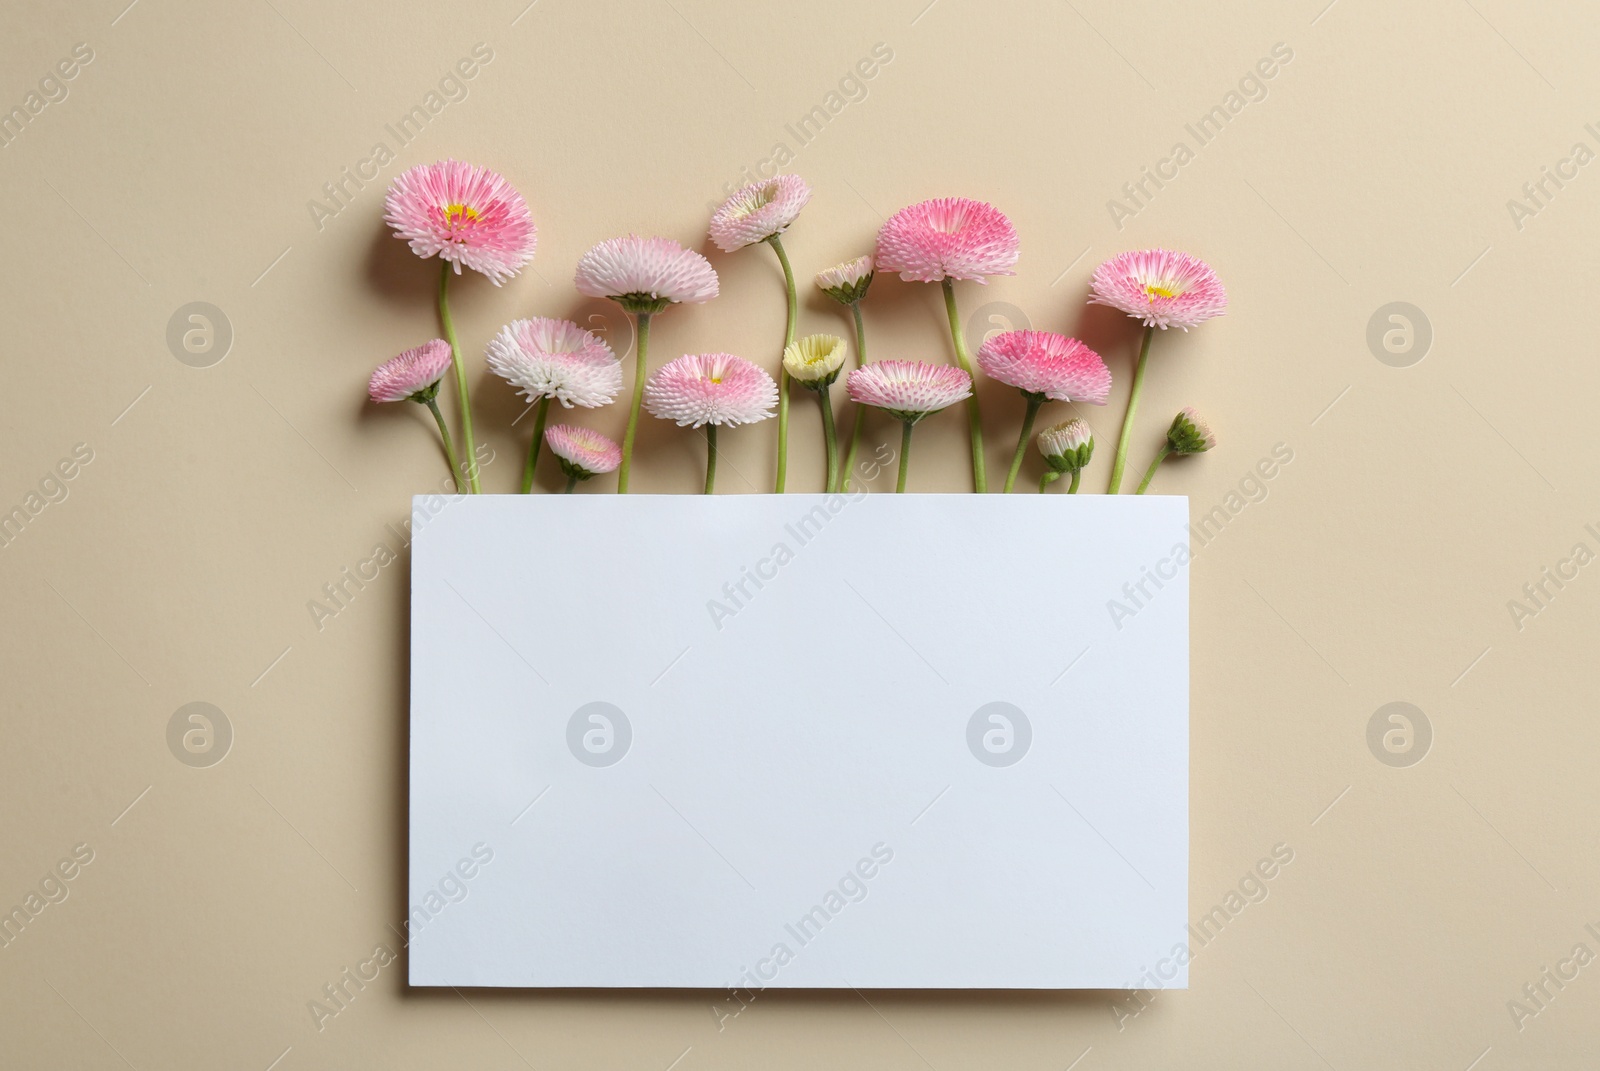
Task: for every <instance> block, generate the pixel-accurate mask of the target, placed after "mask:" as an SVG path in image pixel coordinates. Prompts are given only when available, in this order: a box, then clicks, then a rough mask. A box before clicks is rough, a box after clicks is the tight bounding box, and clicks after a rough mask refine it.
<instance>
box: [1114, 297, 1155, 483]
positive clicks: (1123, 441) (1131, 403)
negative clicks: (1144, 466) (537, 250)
mask: <svg viewBox="0 0 1600 1071" xmlns="http://www.w3.org/2000/svg"><path fill="white" fill-rule="evenodd" d="M1155 333H1156V329H1155V328H1154V327H1146V328H1145V329H1144V345H1142V346H1140V347H1139V363H1138V364H1136V365H1134V368H1133V389H1132V390H1131V391H1129V392H1128V413H1127V415H1126V416H1124V417H1123V418H1122V435H1121V436H1119V437H1118V439H1117V457H1116V460H1115V461H1113V462H1112V463H1111V484H1110V486H1109V487H1107V488H1106V494H1108V495H1114V494H1116V493H1117V489H1118V488H1120V487H1121V486H1122V469H1123V466H1125V465H1126V464H1127V463H1128V440H1129V439H1130V438H1132V436H1133V414H1134V411H1135V410H1137V409H1138V408H1139V395H1140V394H1141V393H1142V392H1143V391H1144V367H1145V361H1146V360H1147V359H1148V358H1149V357H1150V340H1151V339H1152V338H1154V337H1155Z"/></svg>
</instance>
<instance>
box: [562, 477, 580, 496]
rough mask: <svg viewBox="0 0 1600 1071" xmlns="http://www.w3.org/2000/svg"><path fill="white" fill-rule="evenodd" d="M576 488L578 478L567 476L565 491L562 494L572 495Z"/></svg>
mask: <svg viewBox="0 0 1600 1071" xmlns="http://www.w3.org/2000/svg"><path fill="white" fill-rule="evenodd" d="M576 486H578V478H577V477H576V476H568V477H567V489H566V491H565V492H564V493H565V494H569V495H570V494H572V489H573V488H574V487H576Z"/></svg>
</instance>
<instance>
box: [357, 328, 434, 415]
mask: <svg viewBox="0 0 1600 1071" xmlns="http://www.w3.org/2000/svg"><path fill="white" fill-rule="evenodd" d="M448 371H450V343H448V342H446V341H445V340H444V339H442V338H436V339H433V340H431V341H428V342H424V343H423V344H422V345H420V346H417V347H416V348H415V349H409V350H406V351H405V352H404V353H402V354H400V355H399V356H398V357H391V358H389V359H388V360H387V361H384V362H383V363H382V364H380V365H379V366H378V368H377V371H375V372H373V373H372V379H371V381H370V382H369V383H368V384H367V394H368V396H369V397H371V398H372V400H373V401H375V402H399V401H404V400H405V399H407V398H410V397H411V396H412V395H415V394H420V393H422V392H423V391H426V390H427V389H428V388H430V387H437V386H438V383H439V380H440V379H441V378H443V377H444V374H445V373H446V372H448Z"/></svg>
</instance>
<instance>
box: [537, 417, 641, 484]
mask: <svg viewBox="0 0 1600 1071" xmlns="http://www.w3.org/2000/svg"><path fill="white" fill-rule="evenodd" d="M544 441H545V443H546V444H547V445H548V446H549V447H550V452H551V453H552V454H554V455H556V459H557V460H559V461H560V462H561V469H562V471H563V472H565V473H566V474H567V477H568V479H571V478H573V477H576V478H577V479H580V480H587V479H588V478H589V477H591V476H598V475H600V474H601V473H605V472H611V471H613V470H614V469H616V467H617V466H618V465H620V464H622V447H620V446H618V445H617V444H616V443H615V442H614V441H612V440H611V439H610V438H609V437H608V436H605V435H602V434H600V433H599V432H598V431H594V430H593V429H590V428H580V427H578V426H576V425H574V424H555V425H552V426H551V427H548V428H546V429H545V432H544Z"/></svg>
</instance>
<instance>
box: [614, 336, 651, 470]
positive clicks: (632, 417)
mask: <svg viewBox="0 0 1600 1071" xmlns="http://www.w3.org/2000/svg"><path fill="white" fill-rule="evenodd" d="M638 334H639V344H638V345H637V346H636V347H635V354H634V361H633V401H632V402H630V403H629V405H628V430H627V432H626V433H625V434H624V435H623V436H622V465H621V466H620V467H619V468H618V469H617V494H619V495H625V494H627V493H628V470H629V469H630V468H632V467H633V438H634V436H635V435H636V434H637V433H638V431H639V405H640V403H641V402H643V401H644V375H645V363H644V358H645V351H646V350H648V349H649V348H650V314H649V313H648V312H641V313H640V314H639V332H638Z"/></svg>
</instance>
